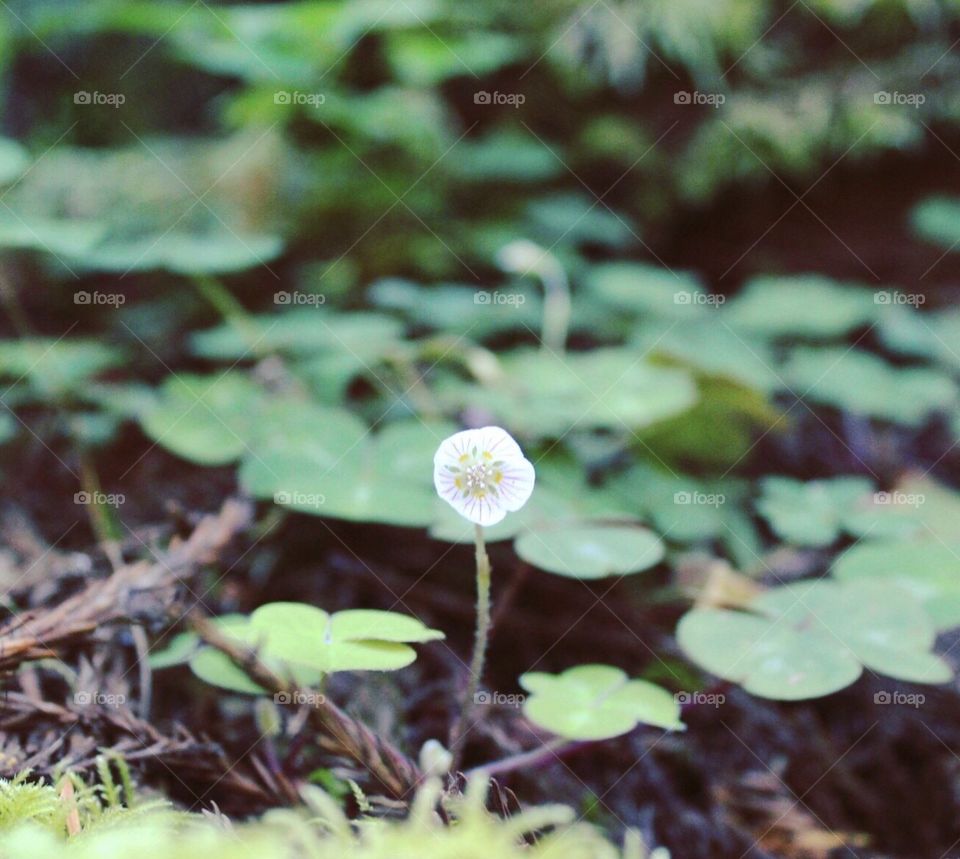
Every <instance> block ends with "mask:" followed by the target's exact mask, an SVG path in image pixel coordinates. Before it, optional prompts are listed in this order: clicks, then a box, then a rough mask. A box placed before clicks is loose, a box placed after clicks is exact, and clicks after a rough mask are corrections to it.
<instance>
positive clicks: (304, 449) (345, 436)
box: [240, 407, 451, 527]
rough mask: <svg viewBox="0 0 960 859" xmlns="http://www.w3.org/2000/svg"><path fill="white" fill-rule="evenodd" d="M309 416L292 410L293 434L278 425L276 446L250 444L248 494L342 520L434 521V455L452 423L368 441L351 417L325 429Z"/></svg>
mask: <svg viewBox="0 0 960 859" xmlns="http://www.w3.org/2000/svg"><path fill="white" fill-rule="evenodd" d="M315 408H316V407H314V409H315ZM341 414H342V413H341ZM302 417H306V416H305V413H304V415H303V416H298V415H297V414H296V413H295V410H292V411H291V413H290V415H289V423H288V426H289V432H284V431H283V428H282V427H278V432H277V434H276V436H275V438H274V439H273V441H271V442H270V443H265V442H262V441H261V440H259V439H257V438H254V439H253V440H252V441H251V445H250V453H249V455H248V456H247V457H245V459H244V461H243V463H242V465H241V468H240V482H241V484H242V485H243V486H244V487H245V488H246V489H247V490H248V491H249V492H251V493H252V494H253V495H255V496H258V497H265V498H273V499H274V500H275V501H276V502H277V503H278V504H281V505H283V506H284V507H289V508H290V509H293V510H299V511H300V512H304V513H311V514H313V515H318V516H331V517H333V518H337V519H348V520H351V521H357V522H382V523H385V524H390V525H401V526H407V527H425V526H427V525H429V524H430V523H431V522H432V521H433V519H434V517H435V510H436V500H437V498H436V492H435V491H434V488H433V483H432V475H433V455H434V452H435V451H436V448H437V445H438V444H439V443H440V441H441V440H442V439H443V438H445V437H446V435H449V431H450V429H451V428H450V426H449V425H447V424H425V423H422V422H421V421H418V420H411V421H398V422H397V423H395V424H391V425H389V426H388V427H386V428H385V429H384V430H382V431H381V432H380V433H378V434H376V435H369V434H368V432H367V430H366V428H363V425H362V424H360V423H359V422H358V421H357V420H356V419H355V418H349V416H347V417H346V418H343V419H340V418H338V419H337V420H334V421H331V422H329V423H328V424H327V425H326V426H324V424H323V423H322V422H321V423H316V422H314V421H313V420H312V419H309V418H308V419H302ZM348 418H349V419H348Z"/></svg>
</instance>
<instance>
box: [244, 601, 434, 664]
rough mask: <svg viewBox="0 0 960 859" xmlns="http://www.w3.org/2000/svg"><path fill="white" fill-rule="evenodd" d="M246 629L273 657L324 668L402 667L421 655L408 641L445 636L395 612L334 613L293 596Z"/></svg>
mask: <svg viewBox="0 0 960 859" xmlns="http://www.w3.org/2000/svg"><path fill="white" fill-rule="evenodd" d="M244 635H245V638H246V639H247V640H248V641H250V642H251V643H254V642H255V643H256V645H257V646H258V647H260V648H262V650H263V653H264V654H265V655H266V656H267V657H269V658H271V659H277V660H280V661H281V662H284V663H287V664H289V665H295V666H306V667H308V668H313V669H316V670H317V671H320V672H322V673H324V674H329V673H331V672H334V671H392V670H394V669H397V668H403V667H404V666H406V665H409V664H410V663H411V662H413V661H414V659H416V652H415V651H414V650H413V648H412V647H408V646H407V644H408V643H411V642H425V641H434V640H436V639H438V638H443V633H442V632H439V631H438V630H435V629H429V628H428V627H426V626H424V625H423V624H422V623H421V622H420V621H418V620H416V619H415V618H412V617H408V616H406V615H401V614H396V613H394V612H387V611H370V610H349V611H343V612H337V613H335V614H333V615H330V614H328V613H327V612H325V611H323V610H322V609H319V608H316V607H314V606H311V605H306V604H304V603H291V602H278V603H269V604H267V605H264V606H261V607H260V608H258V609H257V610H256V611H254V612H253V614H252V615H251V616H250V625H249V629H248V630H246V631H245V633H244Z"/></svg>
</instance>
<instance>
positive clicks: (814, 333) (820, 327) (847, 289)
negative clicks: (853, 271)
mask: <svg viewBox="0 0 960 859" xmlns="http://www.w3.org/2000/svg"><path fill="white" fill-rule="evenodd" d="M723 314H724V320H725V321H726V322H727V323H728V324H729V325H731V326H732V327H734V328H736V329H738V330H741V331H748V332H752V333H755V334H762V335H765V336H767V337H797V338H821V337H823V338H826V337H836V336H839V335H841V334H845V333H846V332H847V331H850V330H851V329H853V328H857V327H859V326H861V325H866V324H868V323H869V322H870V321H871V320H872V319H873V318H874V317H875V316H876V314H877V305H876V303H875V302H874V300H873V292H872V291H871V290H870V289H866V288H863V287H859V286H857V285H856V284H849V283H838V282H836V281H833V280H831V279H830V278H827V277H823V276H822V275H818V274H803V275H791V276H782V275H781V276H762V277H755V278H753V279H752V280H751V281H749V282H748V283H747V284H746V286H744V288H743V289H742V290H741V291H740V293H739V294H738V295H737V297H736V298H735V299H734V300H733V301H731V302H730V303H729V304H728V305H727V306H726V307H725V308H724V310H723Z"/></svg>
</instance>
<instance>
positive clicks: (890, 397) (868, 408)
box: [783, 346, 957, 426]
mask: <svg viewBox="0 0 960 859" xmlns="http://www.w3.org/2000/svg"><path fill="white" fill-rule="evenodd" d="M783 377H784V379H785V380H786V381H787V383H788V384H789V385H790V386H791V388H792V389H793V391H794V392H796V393H797V394H798V395H800V396H802V397H803V398H804V399H809V400H812V401H814V402H818V403H824V404H826V405H828V406H834V407H835V408H837V409H841V410H843V411H848V412H851V413H853V414H857V415H865V416H867V417H875V418H880V419H882V420H888V421H893V422H895V423H902V424H906V425H908V426H919V425H920V424H922V423H923V421H924V420H925V419H926V418H927V416H928V415H929V414H930V413H931V412H934V411H947V410H949V409H950V408H951V407H952V406H953V405H955V404H956V401H957V386H956V384H954V382H953V380H952V379H951V378H950V377H949V376H947V375H945V374H943V373H940V372H939V371H937V370H932V369H930V368H928V367H906V368H899V367H893V366H891V365H890V364H888V363H887V362H886V361H884V360H883V359H882V358H878V357H877V356H876V355H872V354H870V353H869V352H864V351H862V350H859V349H847V347H846V346H837V347H830V348H822V349H813V348H807V347H801V348H797V349H795V350H794V351H793V352H792V353H791V354H790V357H789V359H788V360H787V363H786V364H785V365H784V368H783Z"/></svg>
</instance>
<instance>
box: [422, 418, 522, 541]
mask: <svg viewBox="0 0 960 859" xmlns="http://www.w3.org/2000/svg"><path fill="white" fill-rule="evenodd" d="M468 472H469V473H470V475H471V477H472V483H471V480H469V479H468ZM534 480H535V473H534V468H533V465H532V464H531V463H530V462H528V461H527V460H526V459H525V458H524V456H523V451H522V450H521V449H520V445H518V444H517V442H516V441H514V439H513V438H512V437H511V436H510V434H509V433H508V432H507V431H506V430H504V429H501V428H500V427H495V426H488V427H481V428H480V429H471V430H463V431H461V432H458V433H454V434H453V435H452V436H450V437H449V438H447V439H444V441H443V442H441V444H440V447H439V448H438V449H437V452H436V454H434V457H433V483H434V486H435V487H436V490H437V494H438V495H439V496H440V497H441V498H442V499H443V500H444V501H446V502H447V503H448V504H449V505H450V506H451V507H453V509H454V510H456V511H457V512H458V513H459V514H460V515H461V516H463V517H464V518H466V519H469V520H470V521H471V522H474V523H476V524H478V525H484V526H486V525H495V524H496V523H497V522H499V521H500V520H502V519H503V517H504V516H506V514H507V512H512V511H515V510H519V509H520V508H521V507H522V506H523V505H524V504H525V503H526V502H527V499H529V497H530V493H531V492H533V485H534ZM485 482H486V485H484V483H485Z"/></svg>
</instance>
